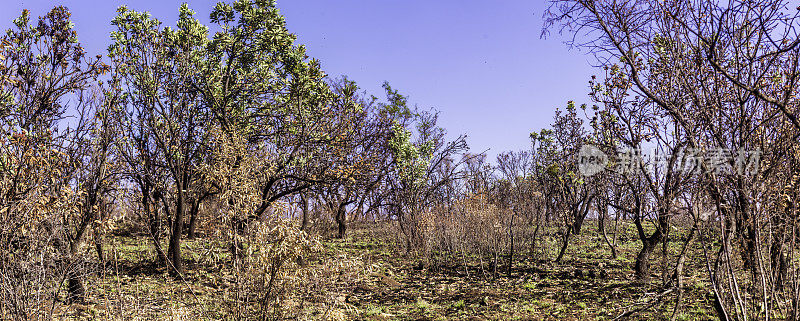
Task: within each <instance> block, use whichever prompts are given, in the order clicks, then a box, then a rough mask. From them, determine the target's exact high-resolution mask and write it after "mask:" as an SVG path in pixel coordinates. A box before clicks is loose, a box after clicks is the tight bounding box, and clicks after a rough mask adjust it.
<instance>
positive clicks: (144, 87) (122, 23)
mask: <svg viewBox="0 0 800 321" xmlns="http://www.w3.org/2000/svg"><path fill="white" fill-rule="evenodd" d="M118 12H119V15H118V16H117V17H116V18H115V19H114V20H113V21H112V24H113V25H114V26H116V27H117V29H118V30H117V31H115V32H113V33H112V37H113V39H114V43H113V44H112V45H111V46H109V57H111V58H112V62H113V66H114V68H113V75H112V77H113V86H115V88H116V90H117V92H118V93H119V96H120V103H121V104H122V105H123V106H124V107H123V108H124V111H123V113H124V114H127V115H129V117H122V118H121V120H122V121H124V122H127V123H129V124H136V125H135V126H136V127H137V128H134V130H131V131H128V133H129V134H131V135H136V137H132V138H133V139H134V140H137V139H138V140H139V142H137V143H136V144H138V145H139V146H137V149H139V150H136V151H135V152H134V153H135V154H139V153H141V152H143V150H142V149H141V148H140V147H142V145H144V144H145V142H144V140H149V139H152V143H153V144H152V147H154V148H155V151H154V152H155V155H156V157H155V158H149V159H148V161H152V162H153V164H151V166H154V167H156V168H161V169H164V170H165V172H166V174H167V175H166V177H167V178H168V180H167V181H166V182H165V183H167V185H165V186H163V187H161V188H160V189H161V190H160V192H161V193H164V194H161V197H160V200H161V201H162V203H163V204H164V209H165V212H166V213H168V214H169V217H170V222H171V224H170V225H171V226H170V239H169V249H168V251H167V257H168V258H169V261H168V262H169V265H170V267H171V269H170V270H171V271H174V272H175V273H177V274H183V264H182V258H181V249H180V242H181V237H182V233H183V224H184V214H185V212H186V202H187V194H188V189H189V187H190V184H191V182H192V181H193V180H194V177H195V176H196V175H197V171H196V168H195V167H196V166H197V164H196V162H197V161H198V160H200V159H201V157H200V155H202V154H204V153H205V151H206V149H207V147H206V145H205V143H204V142H205V141H206V140H207V139H208V138H209V134H208V133H209V131H208V130H207V129H206V128H204V125H205V124H207V123H208V121H209V120H210V119H211V116H210V115H209V114H208V113H207V112H206V109H204V108H203V107H204V106H203V101H202V95H201V93H200V92H199V91H198V90H196V89H195V87H196V86H194V85H193V84H194V83H196V82H197V81H198V79H199V78H200V77H201V76H200V72H201V71H202V70H203V66H204V60H203V58H204V50H205V46H206V44H207V42H208V39H207V32H208V31H207V28H206V27H205V26H203V25H201V24H200V23H199V22H198V21H197V20H196V19H194V18H193V17H192V15H193V14H194V12H192V11H191V10H190V9H189V8H188V7H187V6H186V5H185V4H184V5H182V6H181V8H180V18H179V20H178V23H177V25H178V28H177V29H174V30H173V29H172V28H164V29H160V27H159V25H160V22H159V21H158V20H156V19H153V18H151V17H150V16H149V14H148V13H138V12H135V11H130V10H128V9H127V8H126V7H120V9H119V10H118ZM139 135H141V136H139ZM129 160H130V161H131V162H136V161H138V160H139V157H129ZM144 184H149V183H144ZM167 193H169V194H171V195H169V196H171V199H169V198H168V196H167ZM156 201H157V200H156ZM170 202H171V203H172V204H173V205H172V206H170V204H168V203H170Z"/></svg>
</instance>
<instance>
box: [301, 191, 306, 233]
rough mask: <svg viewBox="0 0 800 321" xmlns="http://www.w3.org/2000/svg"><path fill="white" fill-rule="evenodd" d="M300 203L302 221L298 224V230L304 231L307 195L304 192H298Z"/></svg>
mask: <svg viewBox="0 0 800 321" xmlns="http://www.w3.org/2000/svg"><path fill="white" fill-rule="evenodd" d="M300 203H301V204H300V206H301V207H302V208H303V222H302V223H301V224H300V230H301V231H305V230H306V229H307V228H308V197H306V194H305V193H300Z"/></svg>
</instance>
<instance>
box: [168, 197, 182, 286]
mask: <svg viewBox="0 0 800 321" xmlns="http://www.w3.org/2000/svg"><path fill="white" fill-rule="evenodd" d="M177 185H178V186H176V188H177V193H176V194H177V199H176V200H175V213H174V217H173V218H172V233H171V235H170V238H169V250H168V253H169V255H170V257H169V258H170V261H171V263H172V269H171V271H172V272H174V273H175V274H177V275H181V274H183V261H182V260H181V234H183V205H184V193H183V185H182V184H177Z"/></svg>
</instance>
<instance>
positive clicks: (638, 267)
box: [634, 237, 660, 284]
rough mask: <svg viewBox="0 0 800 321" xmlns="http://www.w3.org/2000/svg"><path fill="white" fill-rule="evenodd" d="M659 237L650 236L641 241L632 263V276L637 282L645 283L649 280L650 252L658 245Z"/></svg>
mask: <svg viewBox="0 0 800 321" xmlns="http://www.w3.org/2000/svg"><path fill="white" fill-rule="evenodd" d="M658 241H660V237H659V238H656V237H650V238H647V239H646V240H643V241H642V249H641V250H640V251H639V254H637V255H636V263H635V264H634V278H635V279H636V282H637V283H641V284H645V283H647V282H649V281H650V254H652V253H653V250H654V249H655V248H656V245H658Z"/></svg>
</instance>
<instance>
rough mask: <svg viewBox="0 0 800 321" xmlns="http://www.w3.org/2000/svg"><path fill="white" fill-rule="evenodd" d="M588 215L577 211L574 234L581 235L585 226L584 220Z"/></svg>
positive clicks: (573, 225)
mask: <svg viewBox="0 0 800 321" xmlns="http://www.w3.org/2000/svg"><path fill="white" fill-rule="evenodd" d="M585 218H586V217H585V216H583V215H581V214H580V213H577V214H576V215H575V221H573V222H572V234H575V235H581V228H582V227H583V220H584V219H585Z"/></svg>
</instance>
